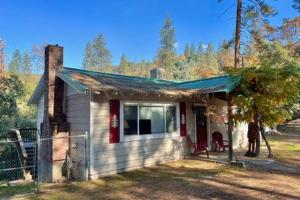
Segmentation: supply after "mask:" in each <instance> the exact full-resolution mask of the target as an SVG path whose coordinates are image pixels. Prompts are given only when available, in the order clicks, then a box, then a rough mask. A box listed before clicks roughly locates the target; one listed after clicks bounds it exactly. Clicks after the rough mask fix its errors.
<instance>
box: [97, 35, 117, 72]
mask: <svg viewBox="0 0 300 200" xmlns="http://www.w3.org/2000/svg"><path fill="white" fill-rule="evenodd" d="M93 48H94V54H95V62H96V70H98V71H101V69H102V68H104V67H108V66H111V59H112V56H111V53H110V51H109V50H108V49H107V47H106V41H105V38H104V36H103V35H102V34H99V35H98V36H97V37H96V39H95V40H94V43H93Z"/></svg>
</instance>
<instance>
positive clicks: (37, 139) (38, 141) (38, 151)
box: [36, 130, 41, 194]
mask: <svg viewBox="0 0 300 200" xmlns="http://www.w3.org/2000/svg"><path fill="white" fill-rule="evenodd" d="M36 142H37V145H36V146H37V147H36V156H37V161H36V162H37V163H36V168H37V169H36V172H37V178H36V182H37V183H36V184H37V188H36V193H37V194H38V193H39V192H40V148H41V147H40V142H41V140H40V132H39V130H37V134H36Z"/></svg>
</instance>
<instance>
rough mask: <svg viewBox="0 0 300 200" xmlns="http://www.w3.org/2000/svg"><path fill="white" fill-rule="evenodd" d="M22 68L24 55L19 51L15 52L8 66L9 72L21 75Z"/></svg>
mask: <svg viewBox="0 0 300 200" xmlns="http://www.w3.org/2000/svg"><path fill="white" fill-rule="evenodd" d="M21 67H22V55H21V52H20V50H19V49H16V50H15V51H14V52H13V55H12V58H11V61H10V63H9V64H8V71H9V72H12V73H19V72H20V69H21Z"/></svg>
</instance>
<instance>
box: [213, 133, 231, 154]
mask: <svg viewBox="0 0 300 200" xmlns="http://www.w3.org/2000/svg"><path fill="white" fill-rule="evenodd" d="M225 142H226V143H227V144H224V143H225ZM212 144H213V145H212V146H213V150H214V151H218V152H220V151H221V149H223V151H225V148H228V142H227V141H226V140H223V135H222V133H220V132H218V131H215V132H214V133H213V134H212Z"/></svg>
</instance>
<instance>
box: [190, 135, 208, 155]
mask: <svg viewBox="0 0 300 200" xmlns="http://www.w3.org/2000/svg"><path fill="white" fill-rule="evenodd" d="M186 139H187V143H188V145H189V146H190V147H192V148H193V152H192V154H193V155H195V156H197V155H199V154H200V153H201V152H203V151H205V153H206V156H207V158H209V153H208V148H207V146H204V145H198V144H196V143H193V142H192V139H191V137H190V135H187V137H186Z"/></svg>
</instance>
